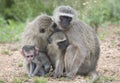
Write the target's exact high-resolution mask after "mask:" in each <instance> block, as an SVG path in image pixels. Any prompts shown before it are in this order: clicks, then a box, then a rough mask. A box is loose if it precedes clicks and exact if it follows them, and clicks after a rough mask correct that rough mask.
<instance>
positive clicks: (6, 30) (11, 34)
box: [0, 20, 25, 43]
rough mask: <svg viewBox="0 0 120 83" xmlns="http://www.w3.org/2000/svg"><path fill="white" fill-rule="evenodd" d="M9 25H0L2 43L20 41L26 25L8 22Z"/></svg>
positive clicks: (0, 41)
mask: <svg viewBox="0 0 120 83" xmlns="http://www.w3.org/2000/svg"><path fill="white" fill-rule="evenodd" d="M8 22H9V24H7V23H4V25H3V24H0V43H6V42H15V41H18V40H20V37H21V32H22V31H23V29H24V26H25V23H21V22H15V21H12V20H9V21H8Z"/></svg>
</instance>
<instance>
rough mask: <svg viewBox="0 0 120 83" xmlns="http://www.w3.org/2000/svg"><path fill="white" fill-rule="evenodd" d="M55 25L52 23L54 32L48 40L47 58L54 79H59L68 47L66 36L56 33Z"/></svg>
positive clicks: (59, 32)
mask: <svg viewBox="0 0 120 83" xmlns="http://www.w3.org/2000/svg"><path fill="white" fill-rule="evenodd" d="M56 27H57V26H56V24H55V23H53V26H52V29H53V30H54V32H53V33H52V34H51V35H50V36H49V38H48V46H47V50H48V56H49V58H50V61H51V64H52V66H53V69H54V77H55V78H56V77H61V76H62V75H63V70H64V55H65V51H66V48H67V47H68V45H69V42H68V39H67V36H66V35H65V34H64V32H63V31H60V30H57V31H56Z"/></svg>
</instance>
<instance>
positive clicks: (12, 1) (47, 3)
mask: <svg viewBox="0 0 120 83" xmlns="http://www.w3.org/2000/svg"><path fill="white" fill-rule="evenodd" d="M59 5H70V6H72V7H73V8H75V9H76V10H77V11H78V15H79V18H80V19H82V20H84V21H85V22H87V23H88V24H90V25H91V26H92V27H94V28H95V29H96V30H97V28H98V27H99V26H101V25H103V24H107V23H109V24H117V25H119V24H120V0H0V43H5V42H15V41H18V40H19V39H20V34H21V32H22V31H23V29H24V27H25V24H26V21H31V20H32V19H34V18H35V17H36V16H38V15H40V14H41V13H47V14H48V15H52V12H53V10H54V8H55V7H56V6H59Z"/></svg>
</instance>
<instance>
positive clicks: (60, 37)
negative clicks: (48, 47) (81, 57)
mask: <svg viewBox="0 0 120 83" xmlns="http://www.w3.org/2000/svg"><path fill="white" fill-rule="evenodd" d="M48 43H49V44H52V45H53V46H54V47H55V48H56V49H57V48H58V49H60V50H65V49H66V47H67V46H68V44H69V43H68V39H67V36H66V35H65V33H64V32H62V31H57V32H53V33H52V34H51V35H50V36H49V38H48Z"/></svg>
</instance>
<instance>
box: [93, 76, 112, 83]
mask: <svg viewBox="0 0 120 83" xmlns="http://www.w3.org/2000/svg"><path fill="white" fill-rule="evenodd" d="M113 80H114V78H113V77H106V76H102V75H101V76H99V78H98V79H97V80H96V81H95V82H94V83H109V82H112V81H113Z"/></svg>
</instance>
